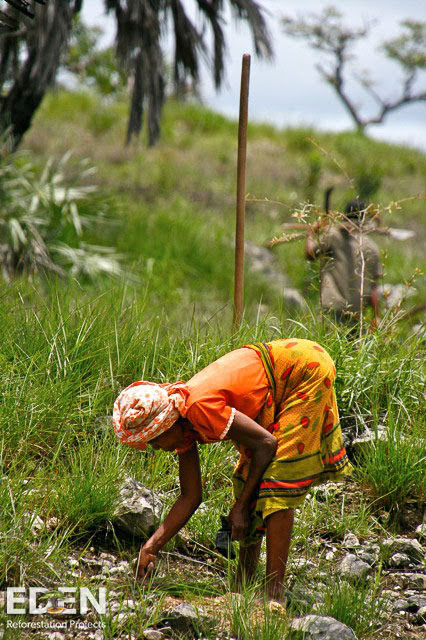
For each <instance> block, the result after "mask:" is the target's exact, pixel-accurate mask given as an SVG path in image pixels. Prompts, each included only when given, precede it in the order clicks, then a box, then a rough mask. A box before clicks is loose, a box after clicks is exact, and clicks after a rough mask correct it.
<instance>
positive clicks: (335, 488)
mask: <svg viewBox="0 0 426 640" xmlns="http://www.w3.org/2000/svg"><path fill="white" fill-rule="evenodd" d="M341 492H342V487H341V486H339V485H338V484H337V483H336V482H327V484H320V485H317V486H316V487H313V488H312V489H311V493H312V494H313V495H314V496H315V498H316V499H317V500H321V501H322V500H324V501H325V500H327V499H328V498H332V497H333V496H335V495H336V494H338V493H341Z"/></svg>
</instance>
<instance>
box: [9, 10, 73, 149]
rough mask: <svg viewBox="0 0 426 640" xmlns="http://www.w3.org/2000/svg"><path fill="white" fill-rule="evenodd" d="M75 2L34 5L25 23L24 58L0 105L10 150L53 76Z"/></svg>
mask: <svg viewBox="0 0 426 640" xmlns="http://www.w3.org/2000/svg"><path fill="white" fill-rule="evenodd" d="M77 5H78V3H76V4H75V3H74V2H68V1H67V0H50V1H49V3H48V4H47V5H45V6H37V7H36V17H35V19H34V23H31V24H30V25H29V26H28V32H27V35H26V49H27V55H26V58H25V60H24V61H23V62H22V64H21V66H20V68H18V69H17V73H16V74H15V75H14V79H13V83H12V86H11V87H10V89H9V91H8V93H7V95H6V96H5V97H4V98H3V102H2V104H1V109H0V128H1V130H2V131H5V130H8V131H9V133H10V136H11V139H12V149H13V150H15V149H16V148H17V146H18V145H19V143H20V141H21V139H22V137H23V135H24V134H25V132H26V131H27V130H28V129H29V128H30V126H31V121H32V118H33V116H34V113H35V112H36V110H37V108H38V107H39V105H40V103H41V101H42V99H43V97H44V94H45V93H46V90H47V88H48V87H49V85H51V84H52V82H53V80H54V79H55V75H56V72H57V69H58V67H59V63H60V59H61V54H62V51H63V49H64V47H65V46H66V44H67V41H68V38H69V35H70V32H71V27H72V17H73V14H74V12H75V10H77V9H78V6H77ZM4 55H6V49H5V46H3V47H2V57H3V56H4Z"/></svg>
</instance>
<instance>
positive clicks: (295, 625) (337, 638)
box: [289, 615, 357, 640]
mask: <svg viewBox="0 0 426 640" xmlns="http://www.w3.org/2000/svg"><path fill="white" fill-rule="evenodd" d="M289 626H290V629H291V630H293V631H302V632H303V633H304V634H305V635H304V636H303V637H304V638H305V640H357V638H356V635H355V633H354V632H353V630H352V629H351V628H350V627H348V626H346V625H345V624H343V623H342V622H339V621H338V620H335V618H331V617H329V616H316V615H308V616H305V617H304V618H295V619H294V620H292V621H291V622H290V625H289Z"/></svg>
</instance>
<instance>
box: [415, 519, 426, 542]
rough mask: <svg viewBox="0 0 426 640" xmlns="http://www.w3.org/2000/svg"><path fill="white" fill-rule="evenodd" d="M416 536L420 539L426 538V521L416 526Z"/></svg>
mask: <svg viewBox="0 0 426 640" xmlns="http://www.w3.org/2000/svg"><path fill="white" fill-rule="evenodd" d="M416 536H417V537H418V538H420V539H424V538H426V522H423V523H422V524H419V526H418V527H417V528H416Z"/></svg>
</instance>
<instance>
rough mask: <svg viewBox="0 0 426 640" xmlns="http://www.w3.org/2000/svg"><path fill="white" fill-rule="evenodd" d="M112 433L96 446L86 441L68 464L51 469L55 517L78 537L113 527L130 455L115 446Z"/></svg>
mask: <svg viewBox="0 0 426 640" xmlns="http://www.w3.org/2000/svg"><path fill="white" fill-rule="evenodd" d="M111 432H112V429H111ZM111 432H110V429H109V425H108V431H107V432H106V433H105V435H104V437H103V438H99V439H98V441H97V442H96V443H94V442H93V440H92V439H86V441H83V442H81V443H80V445H79V446H78V448H77V449H76V451H75V452H70V455H69V456H67V458H66V459H65V460H61V461H60V462H59V463H58V464H55V463H53V464H51V465H50V469H49V471H50V473H49V476H48V480H49V486H50V487H51V491H50V496H49V497H50V505H49V507H50V510H51V513H52V514H53V515H55V516H56V517H57V518H58V519H59V520H60V521H61V522H62V523H64V525H65V526H67V527H69V528H70V529H71V530H72V534H73V536H75V537H80V536H85V535H87V534H88V533H89V532H91V531H92V532H93V531H95V530H96V529H97V528H106V527H108V526H110V524H111V518H112V516H113V514H114V511H115V509H116V507H117V502H118V497H119V490H120V486H121V480H122V477H123V466H124V458H125V455H126V452H125V450H124V448H120V447H117V446H114V445H115V444H116V443H115V441H114V440H113V438H114V437H115V436H114V434H113V433H111ZM37 480H38V478H37V476H36V477H35V478H34V481H35V483H37ZM40 481H41V482H42V481H43V477H41V478H40Z"/></svg>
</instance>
